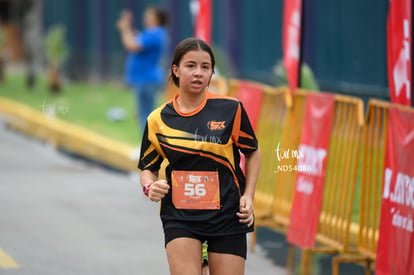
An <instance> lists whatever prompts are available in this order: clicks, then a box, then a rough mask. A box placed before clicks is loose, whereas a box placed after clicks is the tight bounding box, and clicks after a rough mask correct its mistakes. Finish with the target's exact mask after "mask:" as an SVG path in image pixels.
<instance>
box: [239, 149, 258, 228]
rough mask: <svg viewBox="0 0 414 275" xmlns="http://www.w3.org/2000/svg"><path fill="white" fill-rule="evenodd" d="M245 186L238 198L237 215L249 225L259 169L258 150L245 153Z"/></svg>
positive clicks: (251, 218)
mask: <svg viewBox="0 0 414 275" xmlns="http://www.w3.org/2000/svg"><path fill="white" fill-rule="evenodd" d="M245 168H246V169H245V170H246V188H245V190H244V193H243V194H242V196H241V198H240V208H239V212H238V213H237V215H238V216H239V218H240V222H242V223H247V225H248V226H249V227H250V226H251V225H253V222H254V210H253V200H254V194H255V191H256V184H257V179H258V177H259V170H260V150H259V149H257V150H256V151H254V152H253V153H251V154H249V155H246V166H245Z"/></svg>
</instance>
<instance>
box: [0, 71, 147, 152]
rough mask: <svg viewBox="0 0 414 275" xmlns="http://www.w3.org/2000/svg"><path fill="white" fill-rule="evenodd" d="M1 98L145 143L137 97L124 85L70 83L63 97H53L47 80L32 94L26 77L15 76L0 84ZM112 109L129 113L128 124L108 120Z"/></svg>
mask: <svg viewBox="0 0 414 275" xmlns="http://www.w3.org/2000/svg"><path fill="white" fill-rule="evenodd" d="M0 96H2V97H6V98H9V99H12V100H16V101H19V102H21V103H25V104H27V105H29V106H31V107H33V108H35V109H37V110H39V111H42V112H44V113H45V114H46V115H55V116H56V117H59V118H61V119H63V120H65V121H68V122H72V123H74V124H78V125H81V126H84V127H87V128H88V129H90V130H93V131H95V132H97V133H100V134H102V135H104V136H107V137H110V138H113V139H115V140H118V141H121V142H125V143H128V144H131V145H138V144H139V142H140V139H141V133H140V132H139V131H140V130H139V127H138V123H137V122H136V119H135V105H134V99H133V95H132V93H131V91H130V90H129V89H127V88H125V87H124V86H122V85H120V84H113V83H99V84H93V83H66V84H65V85H64V87H63V91H62V92H61V93H60V94H51V93H49V92H48V89H47V84H46V81H45V78H44V77H39V78H38V79H37V83H36V86H35V87H34V88H33V89H32V90H30V89H28V88H27V87H26V85H25V79H24V77H23V76H20V75H12V76H8V77H7V78H6V80H5V81H4V82H2V83H0ZM112 107H120V108H122V109H124V110H125V112H126V116H125V118H124V120H122V121H111V120H109V119H108V118H107V112H108V110H109V109H110V108H112Z"/></svg>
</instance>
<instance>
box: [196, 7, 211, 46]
mask: <svg viewBox="0 0 414 275" xmlns="http://www.w3.org/2000/svg"><path fill="white" fill-rule="evenodd" d="M211 18H212V6H211V0H198V12H197V15H196V22H195V28H194V37H197V38H200V39H202V40H204V42H206V43H207V44H209V45H211V25H212V20H211Z"/></svg>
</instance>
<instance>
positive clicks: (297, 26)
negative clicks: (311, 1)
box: [282, 0, 302, 93]
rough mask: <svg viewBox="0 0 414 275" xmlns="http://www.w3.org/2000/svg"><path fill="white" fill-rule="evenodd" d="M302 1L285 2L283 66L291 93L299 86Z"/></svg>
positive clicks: (289, 0) (286, 0) (290, 0)
mask: <svg viewBox="0 0 414 275" xmlns="http://www.w3.org/2000/svg"><path fill="white" fill-rule="evenodd" d="M301 21H302V0H285V1H284V11H283V39H282V40H283V47H282V48H283V65H284V67H285V69H286V76H287V80H288V84H289V87H290V91H291V92H292V93H294V92H295V90H296V88H297V87H298V85H299V70H300V68H299V67H300V43H301V25H302V23H301Z"/></svg>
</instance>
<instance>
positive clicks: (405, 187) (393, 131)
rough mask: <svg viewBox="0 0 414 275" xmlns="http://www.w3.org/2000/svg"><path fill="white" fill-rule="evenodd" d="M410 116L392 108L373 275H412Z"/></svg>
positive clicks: (413, 142) (413, 149)
mask: <svg viewBox="0 0 414 275" xmlns="http://www.w3.org/2000/svg"><path fill="white" fill-rule="evenodd" d="M413 220H414V113H412V112H408V111H402V110H399V109H398V108H397V107H394V106H392V107H391V108H390V109H389V114H388V133H387V149H386V153H385V166H384V185H383V190H382V205H381V218H380V225H379V240H378V248H377V260H376V272H375V274H377V275H388V274H404V275H405V274H414V261H413V255H414V224H413Z"/></svg>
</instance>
